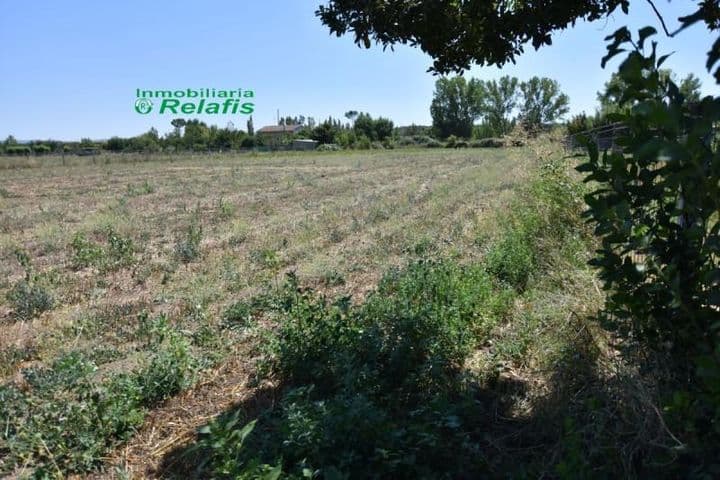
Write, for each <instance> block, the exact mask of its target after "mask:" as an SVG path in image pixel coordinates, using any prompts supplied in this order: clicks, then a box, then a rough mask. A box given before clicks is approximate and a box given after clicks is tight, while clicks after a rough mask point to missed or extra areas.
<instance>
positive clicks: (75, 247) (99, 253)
mask: <svg viewBox="0 0 720 480" xmlns="http://www.w3.org/2000/svg"><path fill="white" fill-rule="evenodd" d="M104 236H105V238H106V240H107V246H103V244H101V243H96V242H93V241H92V240H90V239H88V238H87V237H86V236H85V234H84V233H82V232H78V233H76V234H75V236H74V237H73V240H72V242H70V248H71V250H72V264H73V267H74V268H76V269H81V268H88V267H95V268H97V269H99V270H101V271H108V270H115V269H117V268H121V267H127V266H129V265H131V264H132V263H133V261H134V253H135V246H134V244H133V241H132V239H131V238H128V237H124V236H122V235H120V234H119V233H117V232H116V231H115V230H113V229H112V228H107V229H106V230H105V232H104Z"/></svg>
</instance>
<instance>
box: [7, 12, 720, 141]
mask: <svg viewBox="0 0 720 480" xmlns="http://www.w3.org/2000/svg"><path fill="white" fill-rule="evenodd" d="M319 3H321V0H262V1H249V0H246V1H241V0H234V1H219V0H218V1H206V2H196V1H193V2H190V1H172V2H171V1H155V2H149V1H143V2H140V1H134V0H130V1H123V2H98V1H65V2H58V1H49V0H35V1H24V2H20V1H9V0H7V1H4V2H2V3H0V5H2V15H0V65H2V67H0V68H1V71H0V108H1V110H0V140H2V139H4V138H5V137H6V136H7V135H8V134H13V135H14V136H15V137H16V138H18V139H22V140H28V139H39V138H42V139H45V138H53V139H61V140H76V139H79V138H80V137H91V138H93V139H101V138H108V137H110V136H112V135H120V136H131V135H136V134H139V133H142V132H144V131H147V130H148V129H149V128H150V127H152V126H154V127H155V128H157V129H158V130H159V131H160V132H161V133H164V132H167V131H169V130H170V125H169V121H170V119H171V117H169V116H159V115H155V114H151V115H148V116H141V115H139V114H137V113H135V111H134V109H133V103H134V100H135V89H136V88H142V89H186V88H203V87H215V88H243V89H252V90H254V91H255V93H256V98H255V103H256V112H255V114H254V121H255V126H256V128H257V127H260V126H262V125H267V124H274V123H275V115H276V110H277V109H280V112H281V114H282V115H296V114H302V115H305V116H313V117H315V118H316V119H318V120H320V119H323V118H325V117H327V116H328V115H333V116H336V117H338V116H342V115H343V113H344V112H345V111H347V110H351V109H352V110H360V111H368V112H370V113H371V114H373V115H383V116H387V117H390V118H391V119H393V120H394V121H395V123H396V124H397V125H406V124H410V123H417V124H429V123H430V122H431V120H430V113H429V105H430V100H431V98H432V91H433V84H434V81H435V77H433V75H432V74H429V73H427V72H426V70H427V67H428V66H429V65H430V63H431V61H430V58H429V57H427V56H426V55H424V54H423V53H422V52H421V51H419V50H416V49H411V48H409V47H398V48H396V49H395V51H394V52H392V51H390V50H387V51H385V52H383V50H382V48H380V47H373V48H371V49H370V50H365V49H360V48H357V47H356V46H355V45H354V44H353V43H352V39H351V37H349V36H347V37H342V38H336V37H334V36H330V35H329V33H328V31H327V29H326V28H325V27H324V26H322V25H321V24H320V22H319V20H318V19H317V18H316V17H315V16H314V11H315V8H316V6H317V5H318V4H319ZM656 3H657V5H658V7H659V8H660V9H661V10H662V11H663V13H664V15H665V17H666V20H667V21H668V23H669V24H670V25H671V26H673V27H674V26H676V24H677V21H676V20H675V18H676V17H677V16H678V15H679V14H683V13H688V12H689V11H690V9H691V8H692V6H693V4H694V2H686V1H681V0H674V1H673V2H671V3H667V2H666V1H664V0H657V2H656ZM625 24H628V25H630V26H633V27H639V26H642V25H646V24H653V25H656V26H657V25H658V22H657V20H656V18H655V17H654V16H653V14H652V11H651V10H650V7H649V6H648V4H647V3H646V2H642V1H639V0H638V1H635V2H632V6H631V14H630V16H625V15H623V14H622V13H617V14H615V15H614V17H613V18H611V19H609V20H607V21H604V20H603V21H598V22H595V23H592V24H579V25H577V26H576V27H575V28H572V29H570V30H566V31H564V32H562V33H560V34H558V35H556V36H555V37H554V44H553V45H552V46H550V47H545V48H543V49H541V50H540V51H538V52H535V51H534V50H533V49H532V48H529V49H528V51H527V52H526V53H525V54H524V55H523V56H522V57H521V58H520V59H519V60H518V62H517V64H516V65H512V64H511V65H509V66H506V67H505V68H504V69H502V70H499V69H498V68H496V67H484V68H478V67H475V68H473V69H472V70H471V71H470V72H469V73H468V74H469V75H472V76H475V77H479V78H484V79H489V78H496V77H498V76H501V75H503V74H510V75H515V76H518V77H519V78H521V79H524V78H527V77H529V76H532V75H539V76H549V77H553V78H555V79H557V80H559V81H560V83H561V85H562V87H563V89H564V90H565V91H566V92H567V93H568V95H569V96H570V100H571V107H572V113H576V112H580V111H588V112H590V111H593V110H594V108H595V103H596V101H595V94H596V92H597V90H599V89H600V88H601V87H602V85H603V82H604V81H606V80H607V78H608V77H609V75H610V70H602V69H601V68H600V58H601V57H602V55H603V54H604V51H605V44H604V42H603V37H605V36H606V35H608V34H610V33H612V32H613V31H615V30H616V29H617V28H619V27H620V26H622V25H625ZM671 28H672V27H671ZM658 38H659V37H658ZM660 40H661V46H660V50H661V51H662V52H668V51H673V50H674V51H676V52H677V53H676V54H675V55H674V56H673V57H672V58H671V60H670V61H669V62H668V66H670V67H671V68H673V70H675V71H676V72H678V73H679V74H681V75H685V74H687V73H689V72H693V73H695V74H696V75H698V76H699V77H700V78H701V79H702V81H703V90H704V92H705V93H717V87H716V85H715V84H714V83H713V81H712V79H711V77H710V76H709V75H708V74H707V73H706V72H705V70H704V64H705V53H706V51H707V49H708V48H709V46H710V45H711V43H712V38H711V36H710V35H709V34H708V33H707V32H706V31H705V29H704V28H703V27H701V26H697V27H695V28H693V29H691V30H689V31H687V32H685V33H683V34H681V35H680V36H679V37H678V38H677V39H668V38H664V36H663V37H662V38H660ZM616 65H617V64H616V63H615V64H613V65H612V66H616ZM466 75H467V74H466ZM200 118H202V119H203V120H205V121H207V122H208V123H215V124H218V125H220V126H225V124H227V122H228V121H229V120H232V121H233V122H234V123H235V125H236V126H237V127H240V128H243V129H244V128H245V121H246V117H245V116H235V117H233V116H217V115H210V116H205V117H200Z"/></svg>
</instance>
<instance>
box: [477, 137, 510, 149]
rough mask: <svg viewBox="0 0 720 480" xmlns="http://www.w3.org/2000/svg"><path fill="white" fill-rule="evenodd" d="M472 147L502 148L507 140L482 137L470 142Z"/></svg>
mask: <svg viewBox="0 0 720 480" xmlns="http://www.w3.org/2000/svg"><path fill="white" fill-rule="evenodd" d="M470 146H471V147H472V148H502V147H504V146H505V140H503V139H502V138H482V139H480V140H473V141H472V142H470Z"/></svg>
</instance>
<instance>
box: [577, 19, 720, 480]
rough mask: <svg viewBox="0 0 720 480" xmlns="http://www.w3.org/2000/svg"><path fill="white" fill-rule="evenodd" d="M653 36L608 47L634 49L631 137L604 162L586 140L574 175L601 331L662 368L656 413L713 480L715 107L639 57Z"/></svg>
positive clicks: (717, 340) (622, 33)
mask: <svg viewBox="0 0 720 480" xmlns="http://www.w3.org/2000/svg"><path fill="white" fill-rule="evenodd" d="M655 33H656V32H655V29H654V28H652V27H645V28H643V29H641V30H640V33H639V38H638V39H637V40H633V39H632V38H631V36H630V33H629V31H628V30H627V28H622V29H620V30H618V31H617V32H616V33H615V34H614V35H612V36H611V37H608V39H612V40H613V42H612V43H611V44H610V46H609V47H608V55H607V56H606V57H605V59H604V60H603V64H604V63H605V62H606V61H607V60H608V59H610V58H612V57H613V56H615V55H616V54H617V53H618V52H620V51H623V50H621V48H620V47H624V48H625V49H627V50H629V51H630V53H629V55H628V56H627V58H626V59H625V61H623V63H622V64H621V65H620V68H619V71H618V79H619V80H620V82H618V85H620V86H621V90H619V91H618V93H619V96H618V98H617V100H618V103H619V104H620V105H631V106H632V107H630V108H625V109H623V110H622V111H620V112H618V113H615V114H614V115H613V116H614V118H615V119H616V120H618V121H621V122H623V124H625V125H626V126H627V133H626V134H625V135H624V136H623V138H622V139H621V141H620V142H619V143H620V146H621V148H622V151H612V152H604V153H603V154H602V155H601V154H600V152H598V150H597V147H596V146H595V145H594V144H593V143H592V142H588V151H589V161H588V162H587V163H585V164H583V165H581V166H580V167H579V170H581V171H584V172H587V173H588V176H587V178H586V180H587V181H591V182H597V184H598V188H597V189H596V190H594V191H593V192H591V193H590V194H589V195H588V196H587V199H586V201H587V203H588V205H589V207H590V209H589V211H588V216H589V217H590V218H591V219H592V220H593V221H594V222H595V225H596V228H595V231H596V234H597V235H598V237H600V238H601V239H602V247H601V248H600V249H599V251H598V256H597V258H596V259H595V260H594V264H595V265H596V266H597V267H598V268H599V269H600V274H601V278H602V280H603V281H604V282H605V288H606V290H607V291H608V297H607V300H606V311H607V313H609V315H608V316H607V318H606V321H607V324H608V325H609V326H611V327H614V328H616V329H618V330H619V331H620V332H622V333H624V334H625V336H626V338H628V337H630V338H635V339H638V340H640V341H642V342H643V344H644V345H646V346H649V347H651V348H652V349H653V350H654V351H656V352H659V353H661V354H662V355H664V356H665V358H668V359H669V360H670V362H667V367H668V368H669V370H670V372H672V373H673V375H672V377H671V378H666V379H665V380H666V381H667V384H669V385H668V389H669V390H670V392H671V395H669V396H670V397H671V398H667V399H665V400H664V402H665V404H664V405H663V410H664V411H665V412H668V417H669V418H670V419H674V420H675V423H676V424H675V425H674V428H673V430H674V431H675V432H676V433H678V434H679V436H680V438H684V439H688V440H687V441H688V443H690V444H691V448H690V449H688V452H687V453H688V454H689V455H691V456H695V458H694V459H688V464H690V463H691V462H692V463H695V464H697V465H698V469H699V471H700V472H702V471H704V473H705V474H707V475H700V476H708V477H711V476H713V475H711V474H709V470H712V468H714V467H713V466H708V463H707V460H708V459H710V463H709V465H713V463H714V465H715V466H716V465H717V463H716V458H717V452H716V451H715V450H716V448H717V445H718V444H720V424H719V423H718V421H719V420H720V336H719V335H718V325H719V324H718V319H719V318H720V313H718V312H720V282H719V281H718V279H720V220H719V219H718V212H719V211H720V162H719V160H718V159H719V158H720V157H719V156H718V143H717V140H716V138H717V137H716V133H715V132H716V125H717V124H718V122H720V98H718V97H710V96H708V97H705V98H704V99H702V100H701V101H700V102H699V103H697V104H694V103H690V102H688V101H687V100H686V98H685V95H684V93H682V92H681V91H680V88H679V87H678V85H677V84H676V83H675V82H674V80H673V78H672V75H668V74H663V72H662V70H661V69H660V67H661V66H662V64H663V62H664V61H665V60H666V59H667V56H660V57H658V55H657V53H656V46H657V45H656V44H655V43H654V42H653V45H652V48H651V49H648V50H650V52H649V53H646V49H645V48H644V47H645V43H646V41H647V39H648V38H649V37H650V36H651V35H654V34H655ZM690 92H691V93H692V90H691V91H690ZM629 334H632V336H630V335H629Z"/></svg>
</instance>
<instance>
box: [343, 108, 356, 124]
mask: <svg viewBox="0 0 720 480" xmlns="http://www.w3.org/2000/svg"><path fill="white" fill-rule="evenodd" d="M358 115H359V113H358V111H357V110H348V111H347V112H345V118H347V119H348V120H350V121H351V122H355V119H356V118H357V116H358Z"/></svg>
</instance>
